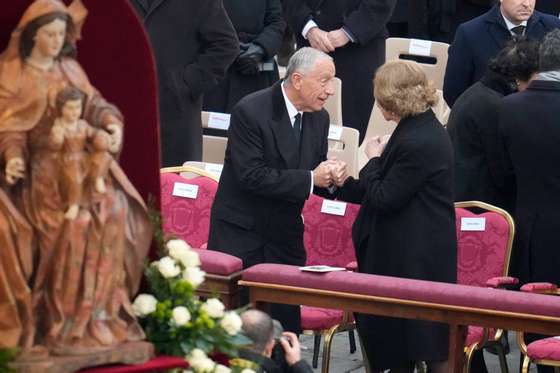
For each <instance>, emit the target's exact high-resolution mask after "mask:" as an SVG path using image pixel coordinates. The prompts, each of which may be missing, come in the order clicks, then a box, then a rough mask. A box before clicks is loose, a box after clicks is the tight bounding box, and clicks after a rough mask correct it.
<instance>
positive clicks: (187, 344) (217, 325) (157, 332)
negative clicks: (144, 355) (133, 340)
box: [132, 239, 254, 373]
mask: <svg viewBox="0 0 560 373" xmlns="http://www.w3.org/2000/svg"><path fill="white" fill-rule="evenodd" d="M163 255H165V256H164V257H162V258H161V259H159V260H158V261H154V262H152V263H150V264H149V265H148V266H147V268H146V271H145V275H146V278H147V280H148V284H149V287H150V291H151V294H139V295H138V296H137V297H136V299H135V300H134V303H133V304H132V308H133V311H134V313H135V314H136V316H138V318H139V320H140V323H141V325H142V327H143V328H144V331H145V332H146V335H147V338H148V340H149V341H151V342H152V343H153V344H154V346H155V348H156V351H157V353H160V354H166V355H173V356H181V357H185V358H186V359H187V360H188V361H189V365H190V367H191V369H192V371H193V372H196V373H226V372H232V373H236V372H242V373H251V372H254V371H252V370H251V369H247V368H242V367H236V366H232V367H231V368H227V367H225V366H223V365H219V364H216V363H215V362H214V361H213V360H211V359H210V358H209V357H208V355H207V354H208V353H221V354H224V355H227V356H228V357H230V358H233V357H236V356H237V351H238V349H239V348H240V347H242V346H245V345H247V344H250V343H251V341H250V340H249V339H248V338H247V337H245V336H244V335H243V334H241V333H240V330H241V318H240V317H239V315H238V313H237V312H236V311H226V310H225V307H224V304H223V303H222V302H221V301H220V300H219V299H217V298H210V299H207V300H205V301H203V300H200V299H199V298H198V297H197V296H196V295H195V290H196V289H197V287H198V286H200V284H202V282H203V281H204V277H205V272H204V271H202V270H201V269H200V259H199V256H198V254H197V253H196V252H195V251H194V250H192V249H191V247H190V246H189V245H188V244H187V243H186V242H185V241H183V240H179V239H172V240H169V241H167V242H166V243H165V244H164V250H163Z"/></svg>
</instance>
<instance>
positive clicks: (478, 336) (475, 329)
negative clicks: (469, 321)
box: [465, 325, 496, 346]
mask: <svg viewBox="0 0 560 373" xmlns="http://www.w3.org/2000/svg"><path fill="white" fill-rule="evenodd" d="M495 334H496V330H495V329H489V330H488V339H489V340H493V339H494V335H495ZM483 338H484V328H482V327H480V326H472V325H471V326H469V329H468V332H467V338H466V340H465V346H470V345H472V344H474V343H480V342H482V339H483Z"/></svg>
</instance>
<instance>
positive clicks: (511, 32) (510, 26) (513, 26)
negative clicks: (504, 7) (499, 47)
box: [502, 13, 527, 36]
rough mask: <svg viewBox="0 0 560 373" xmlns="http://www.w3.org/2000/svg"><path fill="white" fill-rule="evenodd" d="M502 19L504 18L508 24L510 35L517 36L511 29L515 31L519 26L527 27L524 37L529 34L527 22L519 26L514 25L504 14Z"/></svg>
mask: <svg viewBox="0 0 560 373" xmlns="http://www.w3.org/2000/svg"><path fill="white" fill-rule="evenodd" d="M502 17H503V19H504V21H505V22H506V26H507V29H508V30H509V33H510V34H511V35H513V36H515V32H513V31H511V29H513V28H515V27H517V26H525V31H524V32H523V35H525V33H526V32H527V21H523V22H521V23H520V24H518V25H514V24H513V23H512V22H511V21H510V20H509V19H507V17H506V16H504V14H503V13H502Z"/></svg>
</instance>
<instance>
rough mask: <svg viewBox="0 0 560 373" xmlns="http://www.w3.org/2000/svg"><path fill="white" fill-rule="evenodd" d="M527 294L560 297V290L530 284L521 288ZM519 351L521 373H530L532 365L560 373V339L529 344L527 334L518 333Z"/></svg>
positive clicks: (536, 283)
mask: <svg viewBox="0 0 560 373" xmlns="http://www.w3.org/2000/svg"><path fill="white" fill-rule="evenodd" d="M521 291H524V292H527V293H537V294H549V295H560V289H558V287H557V286H556V285H555V284H551V283H546V282H534V283H528V284H525V285H523V286H522V287H521ZM517 343H518V345H519V351H520V352H521V355H523V362H522V367H521V373H528V372H529V367H530V365H531V363H533V364H536V365H545V366H550V367H554V372H555V373H560V337H548V338H544V339H539V340H536V341H534V342H531V343H529V344H527V343H526V341H525V333H523V332H522V331H518V332H517Z"/></svg>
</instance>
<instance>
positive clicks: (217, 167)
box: [181, 161, 224, 180]
mask: <svg viewBox="0 0 560 373" xmlns="http://www.w3.org/2000/svg"><path fill="white" fill-rule="evenodd" d="M183 166H190V167H196V168H198V169H200V170H204V171H206V172H209V173H211V174H212V175H214V176H215V177H216V178H218V180H219V179H220V175H221V174H222V170H223V168H224V165H223V164H220V163H211V162H197V161H186V162H185V163H183ZM181 176H185V175H184V174H181Z"/></svg>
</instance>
